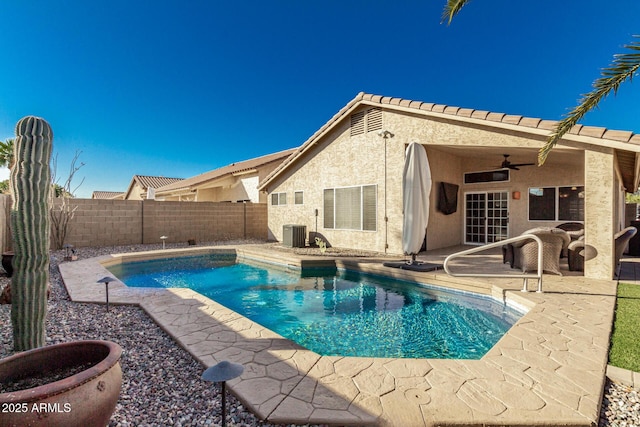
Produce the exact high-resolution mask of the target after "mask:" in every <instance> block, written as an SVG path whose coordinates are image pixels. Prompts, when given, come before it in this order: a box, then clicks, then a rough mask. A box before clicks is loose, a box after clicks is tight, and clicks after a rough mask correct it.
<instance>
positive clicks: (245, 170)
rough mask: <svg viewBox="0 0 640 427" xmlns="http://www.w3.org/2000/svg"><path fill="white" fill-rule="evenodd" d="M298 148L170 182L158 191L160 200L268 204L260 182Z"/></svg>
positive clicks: (157, 197)
mask: <svg viewBox="0 0 640 427" xmlns="http://www.w3.org/2000/svg"><path fill="white" fill-rule="evenodd" d="M294 151H295V149H289V150H284V151H280V152H277V153H273V154H268V155H266V156H261V157H256V158H253V159H249V160H245V161H242V162H237V163H232V164H230V165H228V166H224V167H222V168H218V169H214V170H212V171H209V172H206V173H203V174H200V175H197V176H194V177H192V178H187V179H184V180H181V181H176V182H173V183H169V184H167V185H165V186H162V187H159V188H157V189H156V200H170V201H196V202H205V201H206V202H243V201H248V202H253V203H265V202H266V199H267V196H266V195H265V194H261V193H260V192H259V191H258V184H259V182H260V180H262V179H264V178H265V177H266V176H267V175H269V174H270V173H271V172H272V171H273V170H274V169H275V168H276V167H277V166H278V165H279V164H280V163H282V161H283V160H285V159H286V158H287V157H289V156H290V155H291V154H292V153H293V152H294Z"/></svg>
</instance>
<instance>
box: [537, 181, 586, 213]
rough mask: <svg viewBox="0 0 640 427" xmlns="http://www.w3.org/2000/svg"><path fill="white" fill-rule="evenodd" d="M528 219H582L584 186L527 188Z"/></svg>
mask: <svg viewBox="0 0 640 427" xmlns="http://www.w3.org/2000/svg"><path fill="white" fill-rule="evenodd" d="M529 221H584V186H575V185H574V186H571V187H534V188H529Z"/></svg>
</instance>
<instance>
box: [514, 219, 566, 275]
mask: <svg viewBox="0 0 640 427" xmlns="http://www.w3.org/2000/svg"><path fill="white" fill-rule="evenodd" d="M522 234H534V235H536V236H538V237H539V238H540V240H542V269H543V270H544V272H546V273H552V274H558V275H562V273H561V272H560V253H561V252H562V250H563V249H564V248H566V247H567V246H568V245H569V243H570V241H571V238H570V237H569V235H568V234H567V232H566V231H564V230H561V229H559V228H543V227H540V228H533V229H531V230H527V231H525V232H524V233H522ZM512 246H513V265H514V268H520V269H522V272H523V273H526V272H528V271H534V270H537V268H538V244H537V243H536V242H535V241H533V240H523V241H521V242H516V243H514V244H512Z"/></svg>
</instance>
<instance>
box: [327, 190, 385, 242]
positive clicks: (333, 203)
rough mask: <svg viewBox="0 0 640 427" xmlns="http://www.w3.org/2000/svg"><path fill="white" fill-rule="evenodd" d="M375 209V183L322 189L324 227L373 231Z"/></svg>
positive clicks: (375, 220)
mask: <svg viewBox="0 0 640 427" xmlns="http://www.w3.org/2000/svg"><path fill="white" fill-rule="evenodd" d="M376 211H377V187H376V186H375V185H364V186H357V187H342V188H327V189H325V190H324V228H333V229H339V230H365V231H375V230H376V223H377V213H376Z"/></svg>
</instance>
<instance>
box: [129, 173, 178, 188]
mask: <svg viewBox="0 0 640 427" xmlns="http://www.w3.org/2000/svg"><path fill="white" fill-rule="evenodd" d="M183 179H184V178H167V177H164V176H148V175H134V176H133V180H134V181H136V182H137V183H138V184H140V186H141V187H142V188H145V189H146V188H149V187H152V188H160V187H162V186H165V185H169V184H171V183H174V182H178V181H182V180H183Z"/></svg>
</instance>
